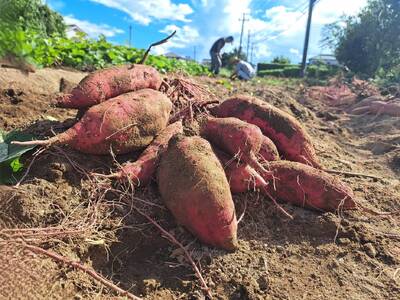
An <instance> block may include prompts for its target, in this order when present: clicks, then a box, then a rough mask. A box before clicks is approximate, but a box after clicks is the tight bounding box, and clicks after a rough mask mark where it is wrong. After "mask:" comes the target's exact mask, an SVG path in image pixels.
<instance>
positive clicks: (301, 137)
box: [213, 95, 321, 168]
mask: <svg viewBox="0 0 400 300" xmlns="http://www.w3.org/2000/svg"><path fill="white" fill-rule="evenodd" d="M213 113H214V114H215V115H216V116H217V117H221V118H224V117H236V118H239V119H241V120H243V121H246V122H248V123H250V124H254V125H256V126H258V127H259V128H260V129H261V131H262V132H263V134H264V135H266V136H267V137H269V138H270V139H271V140H272V141H273V142H274V144H275V145H276V147H277V148H278V151H279V153H280V154H282V155H283V156H284V158H286V159H288V160H292V161H297V162H301V163H304V164H308V165H312V166H314V167H317V168H321V166H320V164H319V162H318V158H317V156H316V154H315V150H314V147H313V145H312V143H311V139H310V137H309V136H308V134H307V132H306V131H305V129H304V128H303V127H302V126H301V124H300V123H299V122H298V121H297V120H296V119H295V118H294V117H292V116H291V115H289V114H288V113H286V112H284V111H281V110H280V109H278V108H276V107H274V106H272V105H270V104H268V103H266V102H264V101H262V100H260V99H257V98H254V97H249V96H242V95H240V96H236V97H233V98H230V99H227V100H225V101H224V102H222V103H221V104H220V105H219V106H217V107H216V108H214V109H213Z"/></svg>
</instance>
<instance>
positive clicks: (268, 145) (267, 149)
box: [258, 135, 279, 161]
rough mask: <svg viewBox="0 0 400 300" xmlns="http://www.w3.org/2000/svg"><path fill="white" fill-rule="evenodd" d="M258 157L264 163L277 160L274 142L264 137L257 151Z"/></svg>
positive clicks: (277, 155) (277, 154)
mask: <svg viewBox="0 0 400 300" xmlns="http://www.w3.org/2000/svg"><path fill="white" fill-rule="evenodd" d="M258 155H259V156H260V157H261V158H262V159H263V160H265V161H274V160H279V153H278V149H276V146H275V144H274V142H273V141H271V140H270V139H269V138H267V137H266V136H265V135H264V137H263V140H262V144H261V148H260V151H258Z"/></svg>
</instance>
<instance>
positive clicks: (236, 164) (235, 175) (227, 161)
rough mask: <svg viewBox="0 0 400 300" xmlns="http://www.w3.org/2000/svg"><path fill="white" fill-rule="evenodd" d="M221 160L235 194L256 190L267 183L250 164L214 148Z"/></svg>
mask: <svg viewBox="0 0 400 300" xmlns="http://www.w3.org/2000/svg"><path fill="white" fill-rule="evenodd" d="M214 153H215V154H216V155H217V157H218V159H219V161H220V162H221V164H222V166H223V168H224V171H225V174H226V177H227V179H228V182H229V186H230V188H231V192H232V193H233V194H240V193H245V192H247V191H251V190H256V189H257V188H258V187H260V186H262V185H263V183H265V181H264V179H263V178H262V177H261V176H260V175H259V174H258V173H257V172H256V171H255V170H254V169H253V168H251V167H250V166H249V165H248V164H246V163H243V162H240V161H237V160H235V159H233V158H231V157H230V156H229V155H228V154H226V153H224V152H223V151H221V150H218V149H216V148H214Z"/></svg>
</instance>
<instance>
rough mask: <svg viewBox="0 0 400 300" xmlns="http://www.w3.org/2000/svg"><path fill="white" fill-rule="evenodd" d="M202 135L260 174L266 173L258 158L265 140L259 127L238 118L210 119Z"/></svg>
mask: <svg viewBox="0 0 400 300" xmlns="http://www.w3.org/2000/svg"><path fill="white" fill-rule="evenodd" d="M200 134H201V135H202V136H203V137H205V138H206V139H207V140H208V141H210V143H211V144H212V145H214V146H216V147H217V148H219V149H221V150H223V151H225V152H226V153H228V154H230V155H231V156H234V157H237V158H238V159H239V160H241V161H243V162H245V163H247V164H249V165H251V166H252V167H254V168H255V169H256V170H258V171H260V172H266V171H265V170H264V168H263V167H262V166H261V165H260V164H259V163H258V161H257V158H256V154H257V153H258V152H259V150H260V148H261V144H262V142H263V139H264V136H263V134H262V132H261V130H260V128H258V127H257V126H255V125H252V124H249V123H246V122H244V121H241V120H239V119H237V118H208V119H207V120H206V121H205V122H204V123H203V124H202V126H201V130H200Z"/></svg>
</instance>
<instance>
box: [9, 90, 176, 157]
mask: <svg viewBox="0 0 400 300" xmlns="http://www.w3.org/2000/svg"><path fill="white" fill-rule="evenodd" d="M171 109H172V103H171V101H170V100H169V99H168V97H167V96H165V95H164V94H163V93H161V92H158V91H156V90H151V89H143V90H139V91H136V92H130V93H126V94H122V95H120V96H118V97H115V98H113V99H110V100H107V101H105V102H102V103H100V104H98V105H95V106H93V107H91V108H90V109H89V110H88V111H87V112H86V113H85V114H84V116H83V117H82V119H81V120H80V121H79V122H78V123H76V124H75V125H74V126H73V127H71V128H70V129H68V130H67V131H65V132H63V133H60V134H58V135H56V136H54V137H52V138H50V139H48V140H42V141H28V142H13V143H14V144H19V145H53V144H58V145H59V144H65V145H69V146H71V147H72V148H74V149H76V150H79V151H81V152H84V153H88V154H99V155H101V154H108V153H110V149H111V148H112V149H113V151H114V153H115V154H123V153H128V152H130V151H136V150H140V149H143V148H144V147H146V146H147V145H149V144H150V143H151V141H152V140H153V139H154V137H155V136H156V135H157V134H158V133H160V132H161V131H162V130H163V129H164V128H165V127H166V126H167V122H168V118H169V114H170V112H171Z"/></svg>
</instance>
